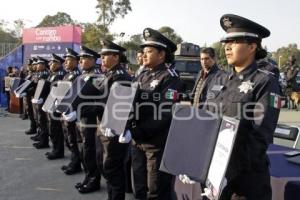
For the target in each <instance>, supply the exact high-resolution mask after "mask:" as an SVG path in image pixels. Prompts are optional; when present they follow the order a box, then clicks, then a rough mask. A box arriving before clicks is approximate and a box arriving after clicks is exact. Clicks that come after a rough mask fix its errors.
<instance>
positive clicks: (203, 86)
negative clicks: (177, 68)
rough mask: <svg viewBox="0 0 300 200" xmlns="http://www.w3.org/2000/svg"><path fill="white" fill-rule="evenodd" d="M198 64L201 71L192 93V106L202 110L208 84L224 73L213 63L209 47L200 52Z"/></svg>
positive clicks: (213, 53) (212, 54)
mask: <svg viewBox="0 0 300 200" xmlns="http://www.w3.org/2000/svg"><path fill="white" fill-rule="evenodd" d="M200 62H201V66H202V69H201V70H200V72H199V75H198V78H197V80H196V82H195V86H194V88H193V91H192V95H193V96H194V98H193V105H194V106H196V107H198V108H202V106H203V103H204V102H205V101H206V95H207V90H208V87H209V85H210V82H211V81H212V80H214V79H215V78H217V77H218V76H221V74H222V73H225V72H224V71H223V70H220V69H219V67H218V65H217V63H216V61H215V50H214V49H213V48H211V47H208V48H203V49H201V52H200Z"/></svg>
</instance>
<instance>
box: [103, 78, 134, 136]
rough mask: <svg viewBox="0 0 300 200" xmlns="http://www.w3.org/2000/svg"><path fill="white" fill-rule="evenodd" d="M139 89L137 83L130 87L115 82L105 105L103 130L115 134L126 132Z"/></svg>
mask: <svg viewBox="0 0 300 200" xmlns="http://www.w3.org/2000/svg"><path fill="white" fill-rule="evenodd" d="M137 87H138V85H137V83H133V84H131V87H130V86H124V85H121V84H120V83H118V82H114V84H113V85H112V86H111V89H110V93H109V96H108V99H107V102H106V105H105V109H104V113H103V117H102V121H101V124H100V128H101V129H106V128H110V129H111V130H112V131H113V132H114V133H115V134H122V133H123V132H124V131H125V128H126V124H127V121H128V118H129V115H130V112H131V111H132V107H133V103H134V100H135V94H136V91H137Z"/></svg>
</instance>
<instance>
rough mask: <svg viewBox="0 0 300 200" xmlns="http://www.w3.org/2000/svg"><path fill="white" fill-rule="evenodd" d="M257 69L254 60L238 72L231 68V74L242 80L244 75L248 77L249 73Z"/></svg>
mask: <svg viewBox="0 0 300 200" xmlns="http://www.w3.org/2000/svg"><path fill="white" fill-rule="evenodd" d="M257 69H258V67H257V63H256V62H255V61H254V62H252V64H250V65H249V66H248V67H246V68H245V69H243V70H242V71H241V72H239V73H237V72H236V71H235V70H234V68H233V74H234V75H235V76H237V77H238V78H239V79H240V80H243V79H244V78H245V77H248V76H249V75H250V74H252V73H253V72H254V71H256V70H257Z"/></svg>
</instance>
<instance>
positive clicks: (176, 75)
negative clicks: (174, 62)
mask: <svg viewBox="0 0 300 200" xmlns="http://www.w3.org/2000/svg"><path fill="white" fill-rule="evenodd" d="M168 72H169V74H170V75H171V76H172V77H178V74H177V72H176V71H175V70H174V69H170V68H169V69H168Z"/></svg>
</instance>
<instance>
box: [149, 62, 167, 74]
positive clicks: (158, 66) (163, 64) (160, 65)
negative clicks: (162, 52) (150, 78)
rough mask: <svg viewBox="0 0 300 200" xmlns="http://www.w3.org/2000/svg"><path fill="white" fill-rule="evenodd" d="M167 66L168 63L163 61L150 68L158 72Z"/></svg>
mask: <svg viewBox="0 0 300 200" xmlns="http://www.w3.org/2000/svg"><path fill="white" fill-rule="evenodd" d="M165 68H166V64H165V63H161V64H159V65H157V66H156V67H154V68H152V69H151V70H149V72H150V73H156V72H158V71H161V70H162V69H165Z"/></svg>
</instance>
